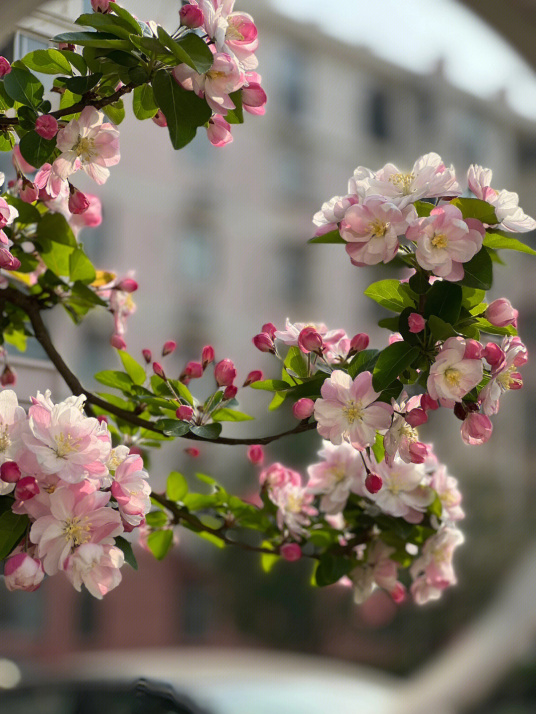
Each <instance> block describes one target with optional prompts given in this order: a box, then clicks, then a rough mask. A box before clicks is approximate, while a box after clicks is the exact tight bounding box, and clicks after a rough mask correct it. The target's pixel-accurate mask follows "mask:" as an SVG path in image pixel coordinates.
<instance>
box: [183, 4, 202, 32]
mask: <svg viewBox="0 0 536 714" xmlns="http://www.w3.org/2000/svg"><path fill="white" fill-rule="evenodd" d="M179 17H180V20H181V26H182V27H188V28H190V30H195V29H196V27H201V26H202V25H203V21H204V18H203V11H202V10H201V8H199V7H196V6H195V5H184V7H181V9H180V10H179Z"/></svg>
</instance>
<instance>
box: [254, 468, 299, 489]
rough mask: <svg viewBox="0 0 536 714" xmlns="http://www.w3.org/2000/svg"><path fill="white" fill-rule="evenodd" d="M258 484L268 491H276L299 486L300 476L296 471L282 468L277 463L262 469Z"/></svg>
mask: <svg viewBox="0 0 536 714" xmlns="http://www.w3.org/2000/svg"><path fill="white" fill-rule="evenodd" d="M259 483H260V485H261V486H264V487H266V488H268V489H278V488H282V487H283V486H286V485H287V484H292V485H293V486H301V476H300V474H299V473H298V472H297V471H293V470H292V469H289V468H287V467H286V466H283V464H280V463H279V462H276V463H275V464H272V465H271V466H268V467H267V468H265V469H263V470H262V471H261V473H260V474H259Z"/></svg>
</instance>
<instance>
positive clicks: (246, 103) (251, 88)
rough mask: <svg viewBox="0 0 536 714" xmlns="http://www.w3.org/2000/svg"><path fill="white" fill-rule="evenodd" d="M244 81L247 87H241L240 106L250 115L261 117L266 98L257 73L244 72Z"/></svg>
mask: <svg viewBox="0 0 536 714" xmlns="http://www.w3.org/2000/svg"><path fill="white" fill-rule="evenodd" d="M246 81H247V85H246V86H245V87H242V106H243V107H244V109H245V110H246V111H247V112H249V113H250V114H255V115H256V116H262V115H263V114H264V113H265V111H266V109H265V105H266V102H267V99H268V98H267V96H266V92H265V91H264V89H263V88H262V87H261V77H260V75H259V74H257V72H246Z"/></svg>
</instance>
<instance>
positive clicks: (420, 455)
mask: <svg viewBox="0 0 536 714" xmlns="http://www.w3.org/2000/svg"><path fill="white" fill-rule="evenodd" d="M409 456H410V461H411V463H412V464H422V463H424V461H425V460H426V457H427V456H428V447H427V446H426V444H423V443H422V441H414V442H413V443H412V444H410V447H409Z"/></svg>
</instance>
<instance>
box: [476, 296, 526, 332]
mask: <svg viewBox="0 0 536 714" xmlns="http://www.w3.org/2000/svg"><path fill="white" fill-rule="evenodd" d="M484 315H485V317H486V320H487V321H488V322H491V324H492V325H495V326H496V327H506V326H507V325H513V326H514V327H517V317H518V315H519V312H518V311H517V310H515V309H514V308H513V307H512V303H511V302H510V300H508V299H507V298H498V299H497V300H494V301H493V302H490V304H489V305H488V307H487V308H486V312H485V313H484Z"/></svg>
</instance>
